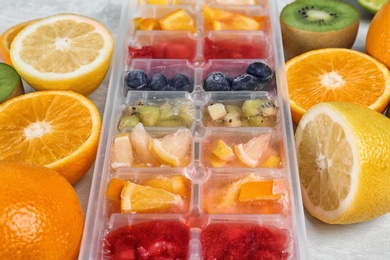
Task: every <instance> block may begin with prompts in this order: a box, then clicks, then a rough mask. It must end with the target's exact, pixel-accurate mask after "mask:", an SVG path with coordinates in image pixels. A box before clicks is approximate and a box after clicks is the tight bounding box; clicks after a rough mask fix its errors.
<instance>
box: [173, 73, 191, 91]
mask: <svg viewBox="0 0 390 260" xmlns="http://www.w3.org/2000/svg"><path fill="white" fill-rule="evenodd" d="M169 86H170V88H171V89H172V90H176V91H188V92H191V91H192V84H191V81H190V79H189V78H188V77H187V76H185V75H183V74H176V75H174V76H173V77H172V78H171V80H170V82H169Z"/></svg>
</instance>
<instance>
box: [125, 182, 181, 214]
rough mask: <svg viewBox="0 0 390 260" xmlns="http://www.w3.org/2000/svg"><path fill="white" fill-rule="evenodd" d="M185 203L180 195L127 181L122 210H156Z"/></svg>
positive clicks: (127, 211)
mask: <svg viewBox="0 0 390 260" xmlns="http://www.w3.org/2000/svg"><path fill="white" fill-rule="evenodd" d="M181 203H183V201H182V199H181V197H180V196H179V195H176V194H173V193H171V192H168V191H166V190H163V189H160V188H152V187H150V186H144V185H140V184H136V183H133V182H130V181H127V182H126V183H125V185H124V186H123V189H122V192H121V212H123V213H135V212H156V211H162V210H167V209H169V208H171V207H172V206H173V205H179V204H181Z"/></svg>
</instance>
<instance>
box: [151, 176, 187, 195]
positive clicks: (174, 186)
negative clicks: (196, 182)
mask: <svg viewBox="0 0 390 260" xmlns="http://www.w3.org/2000/svg"><path fill="white" fill-rule="evenodd" d="M144 185H146V186H150V187H153V188H160V189H163V190H166V191H169V192H171V193H174V194H177V195H180V196H185V195H186V190H187V189H186V184H185V178H184V177H183V176H181V175H177V176H173V177H167V176H157V177H154V178H151V179H149V180H147V181H146V182H145V183H144Z"/></svg>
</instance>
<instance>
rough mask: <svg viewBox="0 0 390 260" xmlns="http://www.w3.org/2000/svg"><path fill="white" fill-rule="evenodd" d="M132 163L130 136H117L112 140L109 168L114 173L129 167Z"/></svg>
mask: <svg viewBox="0 0 390 260" xmlns="http://www.w3.org/2000/svg"><path fill="white" fill-rule="evenodd" d="M132 163H133V150H132V146H131V141H130V134H129V133H124V134H118V135H117V136H115V138H114V144H113V150H112V154H111V168H112V169H113V170H114V171H116V170H117V169H118V168H121V167H130V166H131V165H132Z"/></svg>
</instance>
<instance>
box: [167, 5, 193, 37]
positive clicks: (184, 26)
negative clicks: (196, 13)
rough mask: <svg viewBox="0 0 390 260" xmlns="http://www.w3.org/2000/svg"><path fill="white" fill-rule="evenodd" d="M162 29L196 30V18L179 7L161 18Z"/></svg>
mask: <svg viewBox="0 0 390 260" xmlns="http://www.w3.org/2000/svg"><path fill="white" fill-rule="evenodd" d="M160 26H161V29H162V30H175V31H190V32H192V33H194V32H196V25H195V21H194V19H193V18H192V17H191V16H190V15H189V14H188V13H187V12H186V11H185V10H183V9H177V10H175V11H173V12H171V13H169V14H168V15H166V16H164V17H163V18H162V19H161V20H160Z"/></svg>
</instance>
